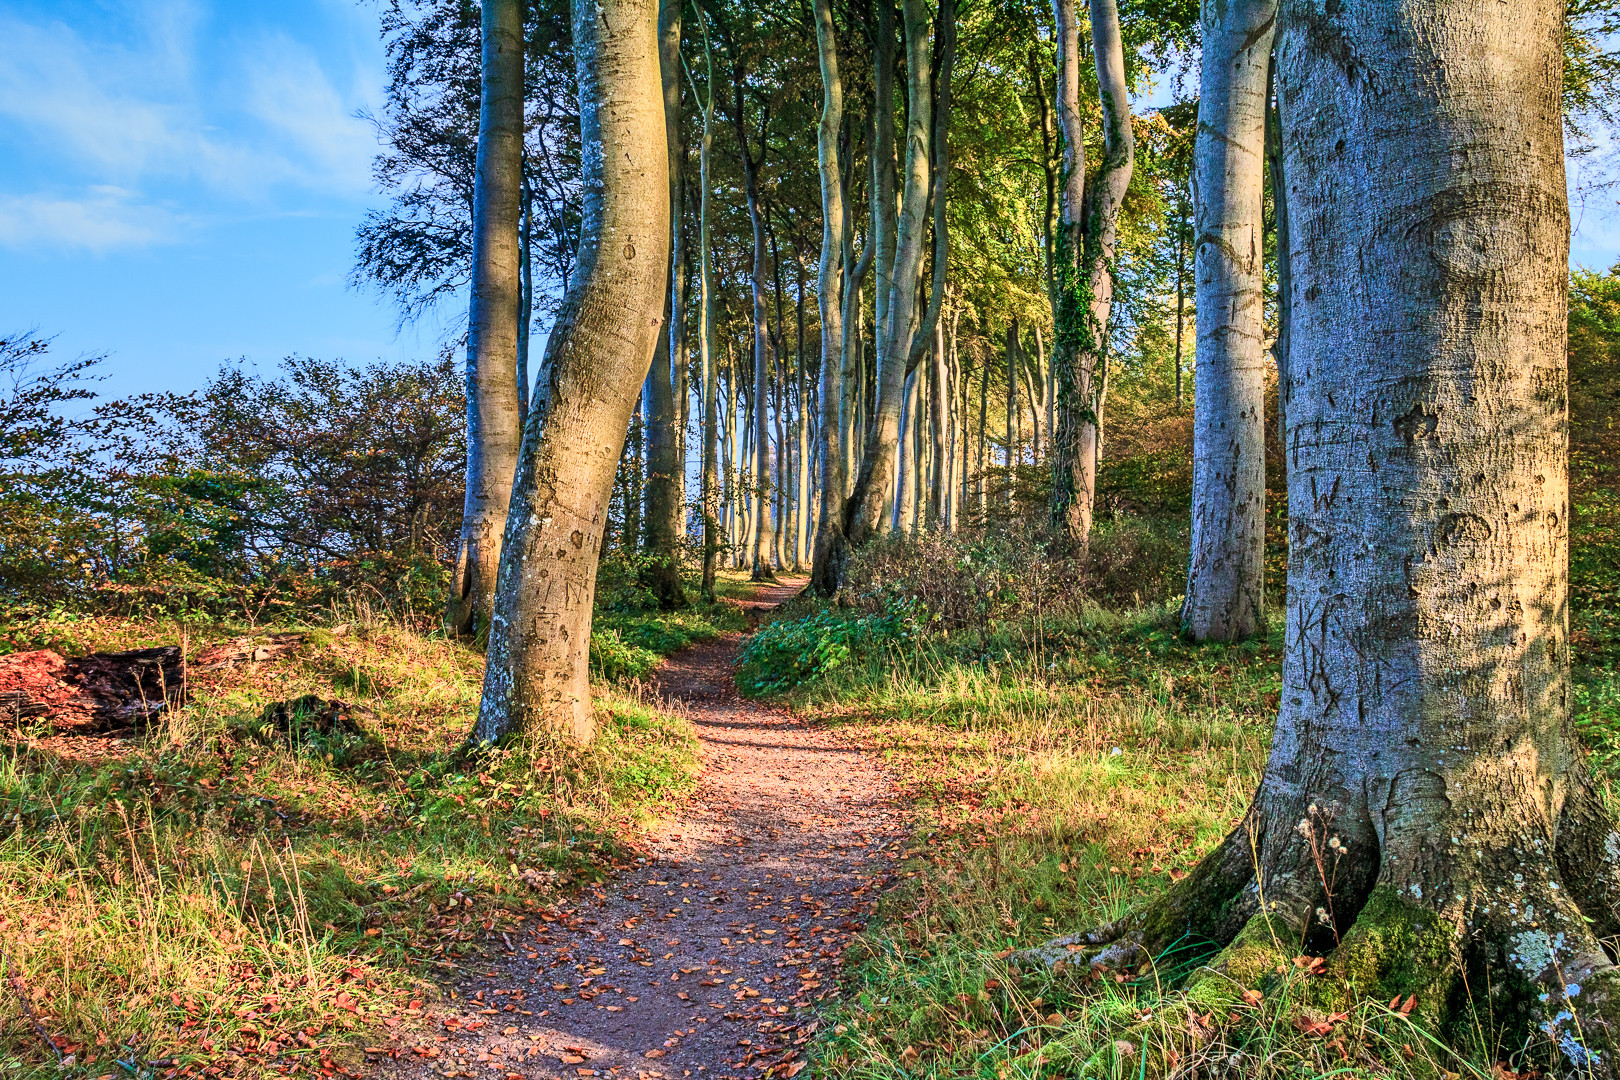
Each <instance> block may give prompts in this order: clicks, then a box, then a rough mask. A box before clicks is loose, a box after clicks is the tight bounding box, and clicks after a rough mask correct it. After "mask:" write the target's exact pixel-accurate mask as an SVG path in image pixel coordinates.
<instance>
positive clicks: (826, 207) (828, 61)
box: [810, 0, 870, 596]
mask: <svg viewBox="0 0 1620 1080" xmlns="http://www.w3.org/2000/svg"><path fill="white" fill-rule="evenodd" d="M814 3H815V18H816V55H817V56H818V58H819V59H820V62H821V124H820V126H819V127H818V128H817V129H816V157H817V162H818V163H819V165H820V169H821V265H820V267H819V270H818V273H817V277H816V304H817V308H818V310H819V311H820V314H821V427H820V430H819V432H818V434H819V435H820V443H821V516H820V518H819V519H818V520H817V522H816V541H815V549H814V552H813V553H812V556H811V565H810V587H811V589H812V590H813V591H814V592H815V593H817V594H818V595H820V596H832V595H833V594H834V593H836V592H837V591H838V585H839V583H840V582H841V581H842V580H843V577H844V560H845V558H846V557H847V553H848V539H847V538H846V537H845V535H844V491H845V485H846V473H845V464H846V463H845V456H844V455H845V453H846V447H845V443H844V441H843V440H844V439H845V438H846V437H847V435H846V433H847V431H848V426H847V425H849V423H850V422H851V414H852V413H853V409H852V408H851V405H852V402H851V401H850V398H849V389H850V387H849V382H848V380H849V376H850V372H849V367H850V363H851V359H852V358H851V356H850V352H851V350H850V340H849V337H848V336H847V335H846V334H845V331H844V309H843V306H842V305H843V300H844V298H843V295H842V287H843V280H842V278H843V272H844V263H845V259H846V253H847V248H846V245H845V239H844V238H845V222H844V185H843V174H842V171H841V169H840V168H839V160H838V157H839V154H838V134H839V130H840V129H841V128H842V127H843V123H844V82H843V79H842V77H841V76H840V75H839V71H838V32H837V27H836V26H835V25H834V23H833V14H832V0H814ZM868 248H870V244H868ZM852 276H853V275H852ZM852 288H858V286H854V285H853V283H852Z"/></svg>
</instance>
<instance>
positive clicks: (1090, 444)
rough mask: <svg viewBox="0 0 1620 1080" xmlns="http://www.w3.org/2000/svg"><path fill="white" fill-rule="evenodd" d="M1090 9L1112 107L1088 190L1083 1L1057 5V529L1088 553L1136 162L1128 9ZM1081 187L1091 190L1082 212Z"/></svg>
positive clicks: (1098, 0) (1105, 107)
mask: <svg viewBox="0 0 1620 1080" xmlns="http://www.w3.org/2000/svg"><path fill="white" fill-rule="evenodd" d="M1064 8H1067V9H1068V10H1067V11H1063V9H1064ZM1090 8H1091V12H1090V13H1091V49H1092V54H1093V57H1094V59H1095V65H1096V72H1097V94H1098V98H1099V103H1100V104H1101V106H1102V123H1103V154H1102V161H1101V162H1100V163H1099V165H1098V167H1097V174H1096V176H1095V177H1093V179H1092V183H1091V184H1090V185H1089V186H1087V185H1085V182H1084V171H1085V159H1084V149H1083V148H1084V141H1083V137H1082V136H1083V132H1082V131H1081V128H1080V119H1079V115H1078V110H1077V106H1078V102H1079V33H1078V28H1077V26H1076V22H1077V18H1076V13H1075V10H1074V7H1073V0H1057V2H1056V4H1055V5H1054V9H1055V10H1057V11H1059V12H1061V15H1060V18H1059V24H1058V25H1059V28H1060V35H1059V41H1060V46H1059V48H1060V55H1059V65H1058V71H1059V87H1058V121H1059V124H1060V126H1061V127H1062V130H1063V140H1064V150H1063V153H1064V177H1063V193H1062V200H1061V202H1062V207H1061V219H1060V228H1059V236H1058V260H1057V261H1058V267H1057V278H1058V282H1057V287H1056V292H1057V297H1056V303H1055V307H1054V310H1053V316H1054V318H1053V321H1054V323H1055V333H1054V334H1053V341H1052V362H1053V363H1054V364H1055V365H1057V366H1056V368H1055V370H1054V373H1053V375H1054V378H1053V384H1054V393H1055V397H1056V401H1055V413H1056V416H1055V420H1056V424H1055V430H1054V431H1053V432H1052V455H1051V457H1052V520H1053V523H1054V524H1055V525H1057V526H1058V527H1059V528H1060V529H1061V530H1062V532H1063V535H1064V537H1065V538H1066V539H1067V540H1068V542H1069V543H1070V544H1071V545H1072V546H1073V547H1075V548H1076V549H1078V550H1081V551H1083V550H1084V549H1085V546H1086V543H1087V541H1088V539H1089V537H1090V535H1091V519H1092V514H1093V511H1094V505H1095V500H1096V489H1097V460H1098V457H1099V455H1100V452H1101V443H1102V434H1101V431H1102V408H1103V397H1104V394H1105V393H1106V391H1107V385H1108V382H1107V380H1108V371H1107V364H1108V316H1109V311H1110V309H1111V307H1112V305H1113V294H1114V272H1113V263H1114V249H1115V244H1116V240H1117V237H1118V232H1119V210H1120V205H1121V203H1123V201H1124V199H1125V190H1126V189H1127V188H1128V187H1130V183H1131V171H1132V168H1133V167H1134V165H1135V160H1136V139H1135V135H1134V133H1133V132H1132V130H1131V110H1130V100H1129V98H1128V97H1127V96H1126V91H1125V55H1124V47H1123V45H1122V43H1121V40H1120V29H1119V9H1118V7H1117V6H1116V4H1115V0H1091V5H1090ZM1070 80H1073V81H1072V83H1071V81H1070ZM1071 86H1072V87H1073V93H1072V94H1071V90H1070V88H1071ZM1071 147H1072V150H1071ZM1071 154H1072V155H1073V163H1072V164H1071V161H1070V157H1071ZM1076 174H1079V175H1076ZM1077 187H1079V188H1081V189H1083V194H1081V197H1080V199H1079V202H1078V204H1076V203H1075V197H1076V194H1077V192H1076V188H1077ZM1076 207H1077V208H1078V211H1079V213H1078V215H1075V209H1076Z"/></svg>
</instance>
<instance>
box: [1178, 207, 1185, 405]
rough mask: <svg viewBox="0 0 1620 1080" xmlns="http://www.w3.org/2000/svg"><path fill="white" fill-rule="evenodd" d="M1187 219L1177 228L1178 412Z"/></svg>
mask: <svg viewBox="0 0 1620 1080" xmlns="http://www.w3.org/2000/svg"><path fill="white" fill-rule="evenodd" d="M1185 230H1186V222H1185V219H1182V221H1179V222H1177V228H1176V411H1177V412H1180V411H1181V372H1182V363H1181V357H1182V349H1181V341H1182V336H1183V331H1184V327H1185V326H1186V322H1187V289H1186V281H1187V238H1186V235H1185Z"/></svg>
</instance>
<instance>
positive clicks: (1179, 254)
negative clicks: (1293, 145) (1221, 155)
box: [1176, 189, 1281, 412]
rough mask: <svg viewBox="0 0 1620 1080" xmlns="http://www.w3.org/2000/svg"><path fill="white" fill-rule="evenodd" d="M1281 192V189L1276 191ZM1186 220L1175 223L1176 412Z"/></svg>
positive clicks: (1184, 317)
mask: <svg viewBox="0 0 1620 1080" xmlns="http://www.w3.org/2000/svg"><path fill="white" fill-rule="evenodd" d="M1278 190H1281V189H1278ZM1185 232H1186V219H1185V218H1183V219H1182V220H1181V221H1178V222H1177V223H1176V411H1177V412H1180V411H1181V372H1182V368H1183V365H1182V362H1181V357H1182V350H1181V341H1182V336H1183V333H1184V327H1185V326H1186V323H1187V238H1186V235H1185Z"/></svg>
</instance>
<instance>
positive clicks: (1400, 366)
mask: <svg viewBox="0 0 1620 1080" xmlns="http://www.w3.org/2000/svg"><path fill="white" fill-rule="evenodd" d="M1279 25H1280V26H1281V28H1282V30H1281V37H1280V42H1279V48H1278V64H1277V71H1278V91H1279V99H1280V106H1281V118H1282V140H1283V142H1282V148H1283V159H1284V160H1283V165H1284V172H1285V175H1286V176H1287V178H1288V183H1287V188H1286V195H1285V197H1286V199H1287V203H1288V218H1289V229H1290V237H1291V238H1292V243H1291V252H1292V259H1293V264H1292V270H1293V283H1292V284H1293V298H1292V299H1293V312H1292V314H1293V319H1294V321H1293V325H1292V327H1291V333H1292V341H1291V347H1290V360H1291V364H1290V378H1291V379H1292V381H1293V387H1294V392H1293V396H1292V399H1291V406H1292V415H1291V416H1290V422H1289V447H1288V453H1289V459H1290V468H1289V476H1288V484H1289V496H1290V498H1289V512H1290V522H1289V531H1290V536H1291V543H1290V544H1289V589H1288V597H1289V601H1288V603H1289V613H1288V615H1289V618H1288V624H1289V627H1290V633H1289V637H1288V642H1287V650H1286V653H1285V658H1284V665H1283V690H1282V694H1281V708H1280V713H1279V717H1278V723H1277V728H1276V733H1275V735H1274V737H1273V742H1272V749H1271V757H1270V760H1269V762H1268V763H1267V766H1266V769H1265V772H1264V774H1263V777H1262V780H1261V784H1260V789H1259V791H1258V793H1257V794H1256V797H1255V801H1254V805H1253V807H1252V808H1251V810H1250V812H1249V813H1248V815H1247V816H1246V817H1245V819H1244V821H1243V823H1242V824H1241V825H1240V826H1239V828H1238V829H1237V830H1236V831H1235V832H1234V833H1233V834H1232V836H1231V837H1230V838H1229V839H1228V840H1227V841H1226V842H1225V843H1224V844H1222V845H1221V846H1220V847H1219V848H1217V849H1216V851H1215V852H1213V853H1212V854H1211V855H1210V856H1208V857H1206V859H1205V860H1204V861H1203V863H1201V864H1200V865H1199V867H1198V868H1197V869H1196V870H1195V871H1194V872H1193V873H1192V874H1191V875H1189V876H1188V877H1187V878H1185V879H1183V881H1181V882H1180V883H1179V884H1177V885H1176V886H1173V887H1172V888H1171V889H1170V890H1169V892H1168V893H1167V894H1165V896H1164V897H1162V898H1161V899H1160V900H1159V901H1158V902H1156V903H1155V904H1153V905H1150V906H1149V907H1148V908H1147V909H1146V910H1145V911H1144V912H1143V913H1142V914H1141V915H1139V916H1137V917H1135V918H1133V919H1131V920H1130V921H1129V923H1128V924H1126V925H1125V926H1122V927H1120V928H1116V930H1115V931H1113V932H1112V934H1113V936H1116V937H1117V942H1116V945H1115V948H1114V951H1113V953H1111V954H1110V955H1111V956H1114V957H1120V958H1123V955H1122V954H1124V953H1126V952H1128V951H1131V950H1130V948H1125V947H1122V946H1131V944H1132V943H1133V942H1140V945H1139V946H1134V947H1135V948H1141V947H1143V946H1145V948H1146V953H1145V954H1146V955H1150V956H1151V955H1153V954H1154V953H1153V950H1154V948H1155V946H1156V942H1155V941H1153V940H1150V939H1154V938H1158V939H1160V940H1173V939H1175V938H1177V937H1180V936H1182V935H1184V934H1189V933H1191V934H1197V935H1200V936H1207V937H1213V938H1215V939H1216V940H1229V941H1231V942H1232V944H1231V945H1229V946H1228V948H1227V950H1226V953H1225V955H1224V956H1223V957H1222V958H1221V959H1220V960H1219V961H1218V962H1217V964H1216V966H1217V967H1224V968H1225V969H1226V971H1227V972H1228V973H1230V974H1235V975H1237V976H1238V977H1239V978H1244V979H1249V980H1254V979H1255V978H1256V976H1257V974H1258V973H1260V972H1264V971H1268V970H1270V968H1271V966H1272V965H1273V964H1275V963H1287V962H1289V961H1288V957H1289V956H1290V955H1291V954H1293V953H1295V952H1301V951H1303V952H1317V951H1319V950H1320V951H1322V952H1331V955H1330V956H1329V959H1328V974H1329V976H1330V979H1331V980H1332V981H1333V982H1335V983H1340V981H1341V980H1342V985H1343V986H1344V988H1345V992H1346V994H1347V995H1348V996H1349V999H1350V1000H1366V999H1372V1000H1387V999H1388V996H1389V995H1391V994H1393V993H1395V992H1396V991H1397V990H1398V991H1399V992H1400V993H1402V994H1403V995H1410V996H1411V998H1412V999H1413V1003H1414V1006H1415V1008H1414V1012H1413V1016H1414V1019H1416V1020H1417V1021H1419V1022H1420V1023H1421V1024H1422V1025H1423V1027H1424V1028H1425V1029H1426V1030H1431V1031H1444V1030H1448V1029H1458V1028H1462V1027H1464V1026H1465V1025H1471V1024H1473V1023H1475V1022H1476V1021H1475V1020H1474V1019H1473V1017H1475V1016H1478V1015H1479V1014H1478V1013H1472V1012H1470V1011H1469V1009H1470V1002H1471V1001H1472V1002H1479V1003H1480V1004H1481V1005H1483V1004H1484V1002H1482V1001H1481V1000H1480V993H1481V991H1480V988H1481V987H1489V988H1490V991H1489V992H1490V1001H1489V1009H1490V1012H1491V1014H1493V1015H1494V1017H1496V1018H1498V1019H1499V1020H1503V1021H1505V1022H1507V1023H1514V1021H1512V1020H1509V1019H1508V1018H1513V1017H1520V1018H1522V1019H1519V1020H1518V1021H1517V1023H1518V1024H1520V1025H1522V1027H1520V1029H1519V1030H1511V1029H1510V1030H1509V1031H1508V1032H1507V1033H1506V1038H1507V1039H1508V1040H1514V1041H1516V1040H1518V1039H1521V1038H1524V1037H1525V1035H1526V1034H1527V1033H1529V1034H1533V1035H1534V1037H1535V1039H1536V1040H1538V1041H1539V1042H1540V1044H1541V1045H1542V1046H1544V1047H1546V1049H1547V1052H1548V1054H1549V1056H1551V1055H1557V1056H1560V1057H1562V1059H1563V1060H1562V1061H1559V1062H1558V1063H1557V1068H1556V1069H1555V1071H1556V1072H1558V1073H1562V1074H1564V1075H1572V1076H1573V1075H1579V1076H1582V1077H1587V1076H1592V1077H1605V1078H1612V1077H1614V1076H1615V1075H1616V1068H1615V1061H1616V1056H1617V1054H1620V1039H1617V1038H1616V1034H1615V1033H1616V1031H1617V1030H1620V1026H1617V1022H1620V999H1617V989H1620V970H1617V969H1616V968H1615V967H1614V965H1613V964H1612V963H1611V961H1610V959H1609V957H1608V955H1607V954H1606V953H1605V951H1604V949H1603V948H1602V946H1601V945H1600V944H1599V939H1600V938H1602V937H1606V936H1610V935H1613V934H1614V933H1615V932H1616V930H1617V929H1620V920H1617V911H1620V905H1617V899H1620V869H1617V867H1616V861H1617V855H1616V851H1615V841H1614V840H1613V837H1614V836H1615V835H1616V832H1615V823H1614V822H1613V820H1612V819H1611V817H1610V815H1609V814H1608V812H1607V810H1606V809H1605V807H1604V804H1603V802H1602V800H1601V799H1600V798H1599V797H1598V795H1597V791H1596V788H1595V786H1594V784H1593V783H1592V781H1591V778H1590V776H1589V775H1588V773H1587V769H1586V766H1585V763H1584V761H1583V759H1582V757H1581V755H1580V753H1579V751H1578V749H1577V748H1576V746H1575V744H1574V742H1573V738H1572V730H1571V724H1570V721H1569V696H1570V692H1569V670H1568V669H1569V636H1568V635H1569V630H1568V563H1567V560H1568V555H1569V497H1568V495H1569V493H1568V468H1567V450H1568V425H1567V406H1566V386H1567V375H1566V372H1567V364H1566V348H1567V338H1566V330H1567V323H1566V319H1567V312H1566V303H1565V301H1566V295H1565V290H1566V281H1567V276H1566V275H1567V266H1568V254H1569V248H1568V244H1569V216H1568V204H1567V192H1566V189H1565V178H1564V168H1563V155H1564V150H1563V128H1562V116H1561V109H1560V102H1559V97H1560V86H1561V83H1562V78H1561V74H1562V66H1563V57H1562V51H1561V41H1562V34H1563V29H1562V26H1563V6H1562V5H1561V4H1558V3H1523V4H1514V5H1509V4H1478V3H1473V2H1471V0H1343V3H1342V6H1340V7H1339V8H1338V9H1337V10H1336V11H1335V12H1334V13H1333V14H1331V15H1327V16H1324V15H1323V14H1322V9H1321V7H1320V6H1319V5H1317V4H1315V3H1310V2H1305V0H1287V2H1286V3H1285V4H1284V5H1283V11H1282V16H1281V18H1280V20H1279ZM1206 49H1207V46H1206ZM1205 55H1206V56H1209V55H1211V54H1210V53H1208V52H1206V54H1205ZM1351 65H1353V68H1352V67H1351ZM1352 71H1353V72H1354V77H1352V76H1351V72H1352ZM1374 73H1377V74H1376V76H1375V75H1374ZM1200 194H1201V195H1202V192H1201V193H1200ZM1325 839H1326V840H1327V842H1326V843H1324V840H1325ZM1313 853H1314V854H1313ZM1324 861H1325V862H1326V863H1327V866H1326V868H1325V869H1326V873H1324V872H1323V870H1322V869H1320V868H1322V867H1323V862H1324ZM1325 877H1326V878H1327V879H1328V880H1329V881H1331V882H1332V887H1331V890H1330V889H1329V888H1328V887H1327V886H1326V885H1325V884H1324V878H1325ZM1261 895H1263V896H1264V897H1265V906H1266V910H1265V911H1264V912H1261V911H1260V910H1259V906H1260V905H1259V902H1258V897H1259V896H1261ZM1318 912H1320V914H1318ZM1120 931H1123V936H1121V935H1120ZM1276 941H1282V942H1284V943H1285V945H1284V948H1283V949H1280V950H1279V949H1277V948H1276V946H1275V945H1274V942H1276ZM1302 941H1303V942H1304V943H1305V948H1304V949H1300V948H1299V947H1298V943H1300V942H1302ZM1137 955H1142V953H1140V952H1139V953H1138V954H1137ZM1465 979H1466V983H1465V981H1464V980H1465ZM1481 1011H1483V1010H1481ZM1538 1029H1539V1030H1538Z"/></svg>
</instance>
